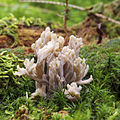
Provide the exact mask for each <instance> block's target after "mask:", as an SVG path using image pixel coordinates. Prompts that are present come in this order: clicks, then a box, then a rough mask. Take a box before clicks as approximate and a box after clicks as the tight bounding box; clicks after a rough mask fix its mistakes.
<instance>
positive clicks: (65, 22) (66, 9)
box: [64, 0, 69, 34]
mask: <svg viewBox="0 0 120 120" xmlns="http://www.w3.org/2000/svg"><path fill="white" fill-rule="evenodd" d="M68 12H69V9H68V0H66V6H65V16H64V30H65V32H66V34H67V20H68Z"/></svg>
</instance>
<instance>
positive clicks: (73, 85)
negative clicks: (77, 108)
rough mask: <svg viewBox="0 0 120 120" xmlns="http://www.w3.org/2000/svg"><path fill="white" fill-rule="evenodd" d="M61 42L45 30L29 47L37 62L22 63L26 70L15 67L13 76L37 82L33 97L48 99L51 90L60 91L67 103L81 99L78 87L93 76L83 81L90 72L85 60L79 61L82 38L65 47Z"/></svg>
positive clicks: (74, 39) (74, 38)
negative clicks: (67, 100)
mask: <svg viewBox="0 0 120 120" xmlns="http://www.w3.org/2000/svg"><path fill="white" fill-rule="evenodd" d="M64 42H65V40H64V38H63V37H61V36H60V37H57V35H56V34H55V33H53V32H50V28H49V27H47V28H46V30H45V31H44V32H42V34H41V37H40V38H39V39H38V40H37V41H36V42H35V43H33V44H32V49H33V50H34V53H35V55H36V57H37V62H36V63H35V62H34V58H33V59H31V60H28V59H25V61H24V65H25V68H20V67H19V66H18V67H17V70H18V72H15V73H14V74H15V75H18V76H21V75H27V76H29V77H30V78H32V79H33V80H35V81H36V91H35V93H33V94H32V97H34V96H35V95H36V94H39V95H40V96H47V95H48V93H49V91H50V90H57V89H58V88H61V89H62V90H63V91H64V93H65V94H66V96H67V97H68V98H69V99H76V98H79V97H80V90H81V89H82V87H81V86H80V85H82V84H88V83H90V82H91V81H92V80H93V78H92V75H91V76H90V78H89V79H88V80H82V79H83V78H84V77H85V76H86V74H87V72H88V69H89V66H88V65H86V64H85V59H81V58H80V57H78V54H79V50H80V47H81V45H82V38H76V37H75V36H73V35H71V36H70V40H69V43H68V45H67V46H64ZM66 87H67V89H65V88H66Z"/></svg>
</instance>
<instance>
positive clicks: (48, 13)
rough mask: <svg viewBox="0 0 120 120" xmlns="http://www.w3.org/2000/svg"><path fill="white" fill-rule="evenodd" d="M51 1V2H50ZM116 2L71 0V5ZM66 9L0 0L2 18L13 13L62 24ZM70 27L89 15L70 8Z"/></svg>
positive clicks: (85, 5) (110, 0)
mask: <svg viewBox="0 0 120 120" xmlns="http://www.w3.org/2000/svg"><path fill="white" fill-rule="evenodd" d="M48 1H50V0H48ZM51 1H56V2H65V0H51ZM112 1H114V0H84V1H83V0H69V4H73V5H77V6H80V7H84V8H89V7H90V6H93V5H94V4H98V3H100V2H103V3H104V4H107V3H110V2H112ZM64 9H65V7H62V6H59V5H49V4H41V3H25V2H24V3H20V2H19V0H0V18H3V17H5V16H8V15H9V14H10V13H13V14H14V16H15V17H17V18H19V17H22V16H25V17H34V18H38V17H40V18H41V19H42V20H44V21H46V22H60V23H62V21H63V16H64ZM69 9H70V12H69V18H70V19H69V21H68V26H70V25H73V24H77V23H80V22H81V21H82V20H84V19H85V17H86V15H87V13H86V12H83V11H80V10H76V9H72V8H69Z"/></svg>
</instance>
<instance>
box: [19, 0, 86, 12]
mask: <svg viewBox="0 0 120 120" xmlns="http://www.w3.org/2000/svg"><path fill="white" fill-rule="evenodd" d="M19 2H38V3H46V4H53V5H60V6H65V5H66V3H62V2H53V1H44V0H42V1H41V0H19ZM68 7H71V8H74V9H78V10H81V11H86V9H85V8H82V7H79V6H76V5H72V4H68Z"/></svg>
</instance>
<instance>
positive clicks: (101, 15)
mask: <svg viewBox="0 0 120 120" xmlns="http://www.w3.org/2000/svg"><path fill="white" fill-rule="evenodd" d="M95 16H97V17H100V18H103V19H105V20H108V21H110V22H112V23H115V24H118V25H120V22H119V21H116V20H114V19H112V18H110V17H106V16H104V15H103V14H99V13H95Z"/></svg>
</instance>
